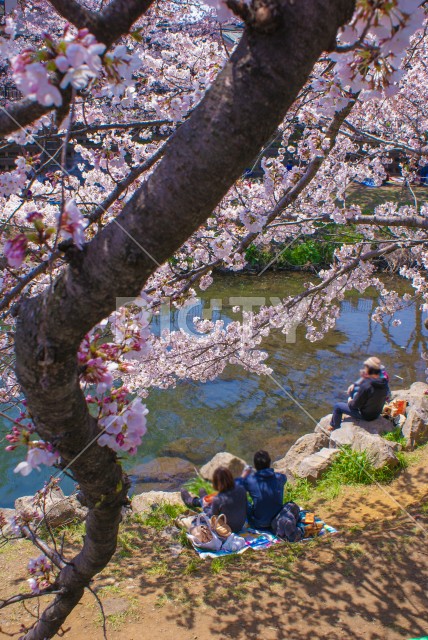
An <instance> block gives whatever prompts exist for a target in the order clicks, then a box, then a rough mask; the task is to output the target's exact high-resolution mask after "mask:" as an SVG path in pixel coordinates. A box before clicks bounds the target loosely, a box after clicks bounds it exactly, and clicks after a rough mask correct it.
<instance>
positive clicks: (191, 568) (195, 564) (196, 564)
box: [183, 558, 201, 576]
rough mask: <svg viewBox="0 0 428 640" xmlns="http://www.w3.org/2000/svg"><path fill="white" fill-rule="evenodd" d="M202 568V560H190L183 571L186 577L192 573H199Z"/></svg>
mask: <svg viewBox="0 0 428 640" xmlns="http://www.w3.org/2000/svg"><path fill="white" fill-rule="evenodd" d="M200 567H201V560H199V558H190V560H189V561H188V563H187V564H186V566H185V567H184V569H183V573H184V575H185V576H189V575H191V574H192V573H196V572H197V571H199V569H200Z"/></svg>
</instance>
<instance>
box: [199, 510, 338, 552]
mask: <svg viewBox="0 0 428 640" xmlns="http://www.w3.org/2000/svg"><path fill="white" fill-rule="evenodd" d="M315 522H316V523H319V524H322V529H321V530H320V531H319V532H318V533H317V538H318V537H319V536H325V535H328V534H329V535H335V534H336V533H337V529H335V528H334V527H330V526H329V525H328V524H326V523H325V522H323V521H322V520H321V519H320V518H315ZM238 535H239V536H240V537H241V538H244V540H245V547H243V548H242V549H240V550H239V551H223V550H222V549H220V550H219V551H207V550H205V549H199V547H196V546H195V545H193V548H194V550H195V551H196V553H197V554H198V555H199V557H200V558H203V559H205V558H220V557H222V556H232V555H235V554H237V553H244V552H245V551H248V549H253V550H254V551H258V550H260V549H269V547H272V546H273V545H275V544H284V540H282V538H278V537H277V536H275V535H274V534H273V533H271V532H269V531H258V530H257V529H252V528H251V527H249V526H247V525H245V527H244V528H243V529H242V531H241V532H240V533H238ZM307 540H311V538H310V537H308V538H303V539H302V540H301V541H300V542H306V541H307ZM296 544H298V543H296Z"/></svg>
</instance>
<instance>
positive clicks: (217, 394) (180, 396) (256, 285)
mask: <svg viewBox="0 0 428 640" xmlns="http://www.w3.org/2000/svg"><path fill="white" fill-rule="evenodd" d="M305 280H306V277H305V276H301V275H296V274H293V275H289V274H281V273H279V274H265V275H263V276H262V277H260V278H258V277H257V276H222V277H221V278H220V277H219V278H218V279H217V281H216V283H215V284H214V285H213V287H212V288H210V290H209V291H208V292H207V294H208V293H209V297H208V295H204V300H203V302H202V309H206V308H209V307H210V300H212V299H216V300H221V311H217V312H216V313H217V316H218V315H219V314H221V317H222V318H223V319H225V321H226V322H227V321H230V320H231V319H236V317H237V316H236V314H234V313H233V311H232V306H233V304H234V303H233V302H231V301H230V299H231V298H233V297H239V296H241V297H242V296H252V297H261V298H263V297H266V298H268V297H274V298H275V297H279V298H280V297H284V296H286V295H289V294H290V293H292V292H297V291H298V290H300V289H301V287H302V284H303V282H304V281H305ZM392 285H393V286H394V288H395V289H397V290H399V291H400V292H401V293H404V286H405V285H404V283H403V282H402V281H400V280H398V279H393V280H392ZM376 304H377V297H376V294H375V292H371V293H370V292H369V293H366V294H364V296H356V295H352V296H350V297H349V298H347V299H346V300H345V301H344V302H343V304H342V315H341V317H340V319H339V321H338V323H337V326H336V328H335V329H334V330H333V331H331V332H330V333H329V334H328V336H327V337H326V338H325V339H324V340H322V341H320V342H317V343H310V342H308V341H307V340H305V338H304V330H303V328H302V327H298V328H297V331H296V341H295V342H294V343H290V342H287V340H286V337H285V336H284V335H283V334H281V333H279V332H276V333H272V334H271V335H270V336H269V337H268V338H267V339H265V341H264V343H263V347H264V348H265V349H266V350H267V351H268V353H269V359H268V362H269V364H270V365H271V367H272V369H273V375H274V377H275V378H276V380H278V382H279V383H280V384H281V385H282V386H284V387H285V388H286V389H287V390H288V391H289V392H290V393H291V394H292V395H293V396H294V397H295V398H296V399H298V401H299V402H300V403H301V404H302V405H303V406H304V407H305V409H306V410H307V411H308V412H309V413H310V414H311V415H313V416H314V417H315V418H316V419H318V418H320V417H321V416H323V415H325V414H326V413H328V412H329V410H330V407H331V405H332V403H333V402H334V401H335V400H337V399H341V400H344V399H345V397H346V396H345V390H346V387H347V386H348V384H349V383H350V382H351V381H353V380H354V379H355V377H356V375H357V373H358V370H359V369H360V366H361V363H362V361H363V360H364V359H365V358H366V356H367V355H368V354H373V355H374V354H376V355H378V356H379V357H381V358H382V360H383V362H384V363H385V365H386V367H387V369H388V371H389V373H390V376H391V386H392V388H393V389H394V388H402V387H406V386H408V385H410V384H411V383H412V382H414V381H415V380H423V379H424V369H425V363H424V362H423V360H422V359H421V357H420V353H421V352H422V351H426V341H427V335H428V332H427V330H426V329H425V328H424V327H423V323H422V317H421V312H420V310H419V308H418V305H416V304H414V303H412V304H409V306H408V307H407V308H406V309H404V310H403V311H401V312H400V313H399V314H398V318H399V319H400V320H401V321H402V324H401V326H398V327H394V326H392V324H391V323H389V324H387V325H386V326H381V325H378V324H376V323H374V322H373V321H372V320H371V313H372V312H373V310H374V308H375V306H376ZM212 306H214V305H212ZM202 309H201V308H196V307H195V308H194V309H192V310H191V311H190V313H189V314H188V318H187V321H188V325H189V326H190V325H191V317H194V316H201V312H202ZM157 322H159V321H157ZM174 322H175V323H178V314H176V315H175V318H174ZM147 404H148V406H149V409H150V414H149V432H148V435H147V436H146V438H145V441H144V444H143V446H142V447H141V449H140V452H139V455H138V458H137V459H135V458H134V459H132V460H126V461H125V466H126V468H127V469H132V467H133V466H135V465H136V464H138V463H141V462H147V461H150V460H152V459H153V458H154V457H158V456H172V457H178V458H185V459H188V460H190V461H191V462H192V464H200V463H203V462H204V461H206V460H207V459H208V458H209V457H210V456H211V455H213V454H214V453H216V452H217V451H220V450H224V449H227V450H228V451H231V452H234V453H236V454H237V455H240V456H243V457H246V458H249V457H250V456H251V454H252V453H253V452H254V450H256V449H258V448H260V447H264V448H267V449H269V450H270V451H271V453H272V456H274V457H279V456H281V455H283V454H284V452H285V450H286V449H287V447H288V446H289V445H290V444H292V442H293V441H294V440H295V439H296V437H297V436H298V435H300V434H303V433H306V432H308V431H310V430H312V428H313V423H312V422H311V420H310V419H309V418H308V417H307V415H305V413H304V412H302V411H301V409H299V408H298V407H297V406H296V405H295V404H294V403H293V402H292V401H291V400H290V399H289V398H288V397H287V395H286V394H285V393H284V391H282V390H281V389H280V388H278V386H277V385H276V384H275V383H274V382H273V381H272V380H271V379H270V378H268V377H266V376H263V377H258V376H256V375H254V374H251V373H247V372H245V371H243V370H242V369H241V368H239V367H232V366H230V367H228V368H227V370H226V371H225V372H224V373H223V375H222V376H221V377H220V378H219V379H217V380H215V381H213V382H208V383H206V384H199V383H195V382H181V383H180V384H178V385H177V387H176V388H175V389H169V390H164V391H162V390H156V391H153V392H152V393H151V395H150V398H149V399H148V402H147ZM20 455H21V454H20V453H18V454H16V455H15V454H7V453H4V451H3V450H1V451H0V482H1V485H2V486H1V489H0V505H1V506H9V505H11V504H12V503H13V501H14V499H15V498H16V497H17V496H19V495H23V494H25V493H27V494H28V493H31V492H33V491H34V490H35V489H37V488H38V487H39V486H40V484H41V483H42V482H43V479H44V478H45V477H47V475H48V474H45V473H40V474H39V473H33V474H31V475H30V476H29V477H28V478H21V477H19V478H18V477H16V476H14V474H13V473H12V469H13V466H14V465H15V464H16V463H17V461H18V460H19V457H20ZM65 482H69V481H68V480H66V481H65ZM69 486H70V485H68V488H69ZM152 486H153V485H151V487H152ZM65 489H67V485H65Z"/></svg>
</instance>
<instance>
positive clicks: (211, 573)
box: [0, 447, 428, 640]
mask: <svg viewBox="0 0 428 640" xmlns="http://www.w3.org/2000/svg"><path fill="white" fill-rule="evenodd" d="M420 451H421V452H420V453H419V455H418V456H415V461H414V463H413V464H412V466H410V467H409V468H408V469H407V470H406V471H404V472H403V473H402V474H401V476H400V477H399V478H398V479H397V480H396V481H394V482H393V483H392V484H391V485H389V486H386V487H384V489H385V491H384V490H383V489H382V488H379V487H376V486H369V487H361V488H360V487H358V488H355V487H354V488H350V487H345V488H344V489H343V490H342V492H341V493H340V495H339V496H338V497H337V498H336V499H334V500H332V501H326V502H324V503H319V504H318V505H317V512H318V514H319V515H320V516H321V517H323V518H324V519H325V520H326V521H327V522H328V523H329V524H331V525H333V526H335V527H336V528H337V529H338V530H339V535H337V536H335V537H330V538H326V537H323V538H320V539H318V540H315V541H313V542H310V543H307V544H296V545H289V544H284V545H278V546H276V547H274V548H271V549H269V550H268V551H264V552H258V553H254V552H252V551H251V550H250V551H247V552H246V553H245V554H243V555H241V556H233V557H232V558H228V559H226V561H219V560H214V561H211V560H205V561H201V560H199V559H198V558H197V557H196V555H195V554H194V553H193V552H192V551H191V550H190V549H189V550H187V549H186V550H185V551H184V552H183V553H181V554H180V555H179V556H178V557H174V556H173V555H172V553H171V541H169V542H167V541H165V539H164V538H163V537H162V536H161V535H160V534H159V533H155V532H154V530H153V529H151V530H150V529H147V527H146V528H145V527H140V528H139V529H138V537H137V538H135V531H134V532H133V533H132V535H131V534H129V535H128V534H126V535H125V534H124V537H123V539H122V542H121V547H120V550H119V551H118V554H117V556H116V557H115V559H114V562H113V563H112V564H111V565H110V566H109V567H108V568H107V569H106V570H105V571H104V572H103V573H102V574H101V575H100V576H98V577H97V579H96V580H95V582H94V585H93V586H94V590H95V591H96V593H97V595H98V596H99V597H100V599H101V600H102V602H103V606H104V610H105V613H106V616H107V634H108V638H109V639H114V640H140V639H143V638H144V639H145V638H148V639H150V640H169V639H170V638H171V639H174V640H207V639H208V638H210V639H219V640H220V639H223V638H236V639H241V638H242V639H244V638H263V639H264V640H313V639H318V638H328V639H329V640H345V639H349V638H358V639H361V638H362V639H365V640H375V639H376V640H377V639H379V640H399V639H400V640H403V639H405V640H409V639H410V638H418V637H421V636H427V635H428V567H427V555H428V551H427V537H428V483H427V481H428V470H427V466H428V465H427V463H428V447H425V448H424V449H423V450H420ZM398 503H399V504H398ZM399 505H400V507H401V508H404V509H405V510H406V511H407V513H404V512H403V511H402V510H400V507H399ZM412 518H415V520H413V519H412ZM127 535H128V537H127ZM34 555H35V553H34V549H33V548H32V547H31V545H30V544H29V543H27V542H26V541H19V542H17V543H15V544H14V545H9V546H8V547H5V548H3V549H2V550H1V553H0V571H1V576H2V581H1V584H0V598H4V597H6V596H8V595H11V594H13V593H17V592H20V591H26V590H27V585H26V583H25V578H27V577H28V576H27V575H26V563H27V562H28V558H29V557H31V556H34ZM23 580H24V582H23ZM47 601H48V599H47V598H46V597H45V598H43V602H40V606H41V607H42V606H43V605H44V604H47ZM36 611H37V600H32V601H29V603H27V604H26V606H25V608H24V606H23V604H22V603H21V604H16V605H13V606H12V607H8V608H6V609H3V610H0V626H1V629H2V631H0V638H10V637H15V638H18V637H19V635H20V634H19V629H20V625H21V624H24V625H31V621H32V619H33V618H32V616H34V614H35V613H36ZM101 620H102V617H101V615H100V611H99V608H98V606H97V604H96V601H95V599H94V596H93V595H92V594H90V593H89V592H88V593H86V595H85V597H84V599H83V601H82V602H81V604H79V605H78V607H77V608H76V609H75V611H74V612H73V614H72V615H71V616H70V618H69V620H68V621H67V625H66V627H65V630H67V631H66V635H65V637H66V638H68V640H82V639H84V638H90V639H91V640H101V639H102V638H103V637H104V636H103V629H102V623H101Z"/></svg>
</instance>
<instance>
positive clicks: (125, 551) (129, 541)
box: [117, 529, 140, 558]
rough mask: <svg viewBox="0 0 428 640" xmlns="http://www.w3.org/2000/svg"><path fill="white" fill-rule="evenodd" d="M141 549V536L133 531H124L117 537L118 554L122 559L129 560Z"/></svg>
mask: <svg viewBox="0 0 428 640" xmlns="http://www.w3.org/2000/svg"><path fill="white" fill-rule="evenodd" d="M139 548H140V536H139V535H138V534H137V532H136V531H133V530H131V531H130V530H126V529H125V530H122V531H120V532H119V535H118V536H117V553H118V555H119V556H120V557H121V558H129V557H130V556H132V554H133V553H134V551H138V549H139Z"/></svg>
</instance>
